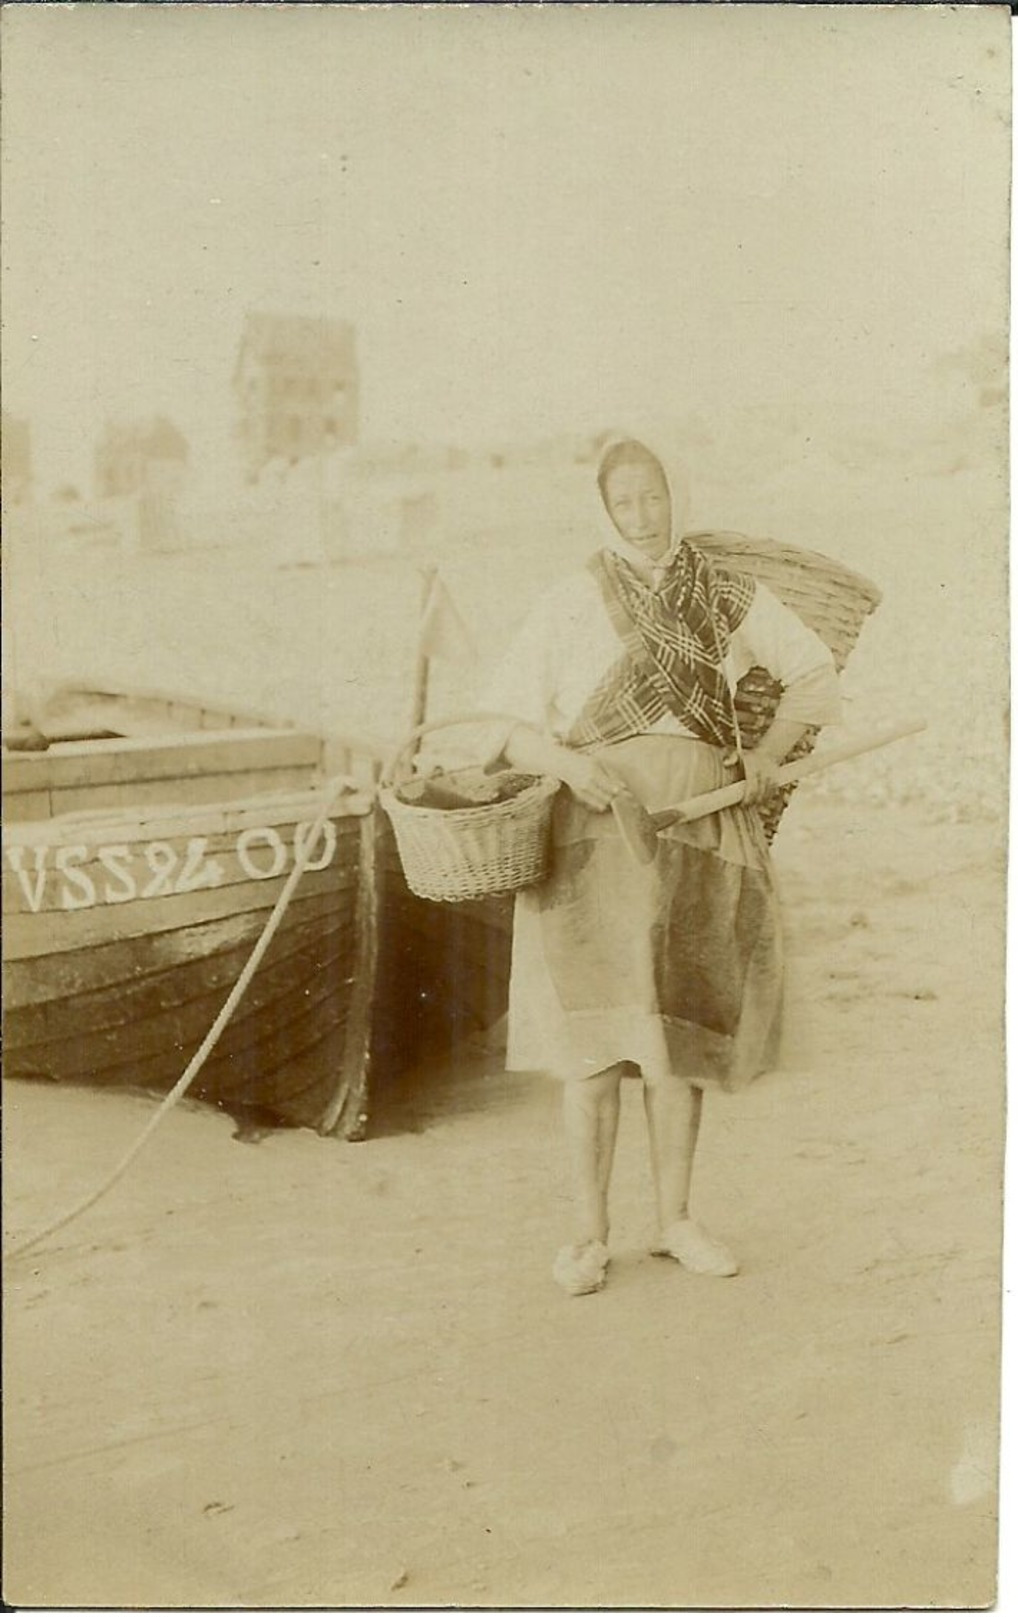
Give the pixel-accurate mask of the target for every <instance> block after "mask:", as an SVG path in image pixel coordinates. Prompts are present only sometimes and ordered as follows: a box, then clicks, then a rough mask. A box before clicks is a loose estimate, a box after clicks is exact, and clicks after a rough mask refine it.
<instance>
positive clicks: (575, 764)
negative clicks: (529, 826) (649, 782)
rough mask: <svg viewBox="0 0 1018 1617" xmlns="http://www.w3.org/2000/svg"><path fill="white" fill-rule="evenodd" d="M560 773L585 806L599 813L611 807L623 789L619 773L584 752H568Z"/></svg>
mask: <svg viewBox="0 0 1018 1617" xmlns="http://www.w3.org/2000/svg"><path fill="white" fill-rule="evenodd" d="M558 774H559V778H560V780H562V781H563V782H564V783H565V785H566V786H568V787H569V790H570V791H571V792H572V794H573V796H574V797H577V798H579V800H580V802H581V803H582V804H583V806H584V808H589V809H594V810H596V811H597V812H598V813H603V812H604V810H605V809H607V808H610V806H611V800H612V798H613V797H615V796H616V795H617V793H619V792H620V791H622V790H623V785H624V783H623V782H622V781H621V780H620V779H619V777H618V776H617V775H613V774H612V772H611V770H610V769H606V768H605V766H604V764H602V763H598V761H597V759H596V758H591V757H588V756H587V754H586V753H582V752H571V753H566V754H565V756H564V758H563V760H562V764H561V767H560V769H559V771H558Z"/></svg>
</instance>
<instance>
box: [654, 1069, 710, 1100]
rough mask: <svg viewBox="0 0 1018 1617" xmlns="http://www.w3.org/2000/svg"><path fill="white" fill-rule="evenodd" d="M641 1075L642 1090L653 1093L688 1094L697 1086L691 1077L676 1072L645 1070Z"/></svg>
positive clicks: (666, 1094)
mask: <svg viewBox="0 0 1018 1617" xmlns="http://www.w3.org/2000/svg"><path fill="white" fill-rule="evenodd" d="M642 1077H643V1087H644V1090H645V1091H647V1092H648V1093H650V1094H653V1095H663V1096H666V1097H667V1096H678V1095H690V1094H692V1093H693V1092H694V1091H695V1090H696V1088H697V1086H696V1084H695V1082H694V1081H693V1079H691V1078H683V1077H680V1075H679V1074H678V1073H677V1072H645V1073H643V1074H642Z"/></svg>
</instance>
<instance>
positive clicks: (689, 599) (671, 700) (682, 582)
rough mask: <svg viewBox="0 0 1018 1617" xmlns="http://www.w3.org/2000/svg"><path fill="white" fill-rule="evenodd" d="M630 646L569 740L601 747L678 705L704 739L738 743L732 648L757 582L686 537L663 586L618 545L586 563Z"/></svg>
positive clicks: (687, 724) (644, 726) (625, 646)
mask: <svg viewBox="0 0 1018 1617" xmlns="http://www.w3.org/2000/svg"><path fill="white" fill-rule="evenodd" d="M588 565H589V567H590V570H591V572H592V573H593V575H594V577H595V579H596V580H597V583H598V585H599V587H600V590H601V594H602V596H603V598H604V604H605V607H606V608H607V611H608V615H609V617H610V619H611V621H612V625H613V627H614V628H615V630H616V632H617V634H618V637H619V639H620V640H621V642H622V646H623V652H622V655H621V657H620V658H619V660H618V662H617V663H614V664H613V665H612V667H611V668H610V669H609V670H608V673H607V674H606V675H605V676H604V678H603V679H602V680H601V682H600V684H599V685H598V686H597V688H596V690H594V691H593V692H592V693H591V695H590V697H589V698H588V699H587V701H586V703H585V704H584V707H583V711H582V712H581V713H580V715H579V716H578V718H577V719H576V721H575V723H574V724H573V726H572V728H571V730H570V733H569V736H568V737H567V739H568V741H569V742H570V743H571V744H572V745H573V746H575V747H580V748H584V747H595V746H600V745H604V744H606V743H608V742H611V741H624V740H626V739H628V738H629V737H630V736H636V735H644V734H646V732H647V731H648V730H649V729H650V728H651V727H652V726H653V725H654V724H655V723H656V722H657V720H658V719H660V718H663V717H664V715H665V714H666V713H672V714H674V715H675V717H676V718H677V719H679V720H680V721H681V723H682V724H683V725H684V726H685V727H686V728H687V729H688V730H691V731H692V732H693V734H694V735H696V736H698V737H699V738H700V739H701V740H702V741H707V742H710V743H711V744H712V745H713V746H717V747H725V748H728V747H731V746H734V744H735V738H736V731H735V716H734V706H733V700H732V693H731V691H730V689H729V686H728V680H727V679H726V677H725V671H724V666H723V663H724V656H725V653H726V651H727V650H728V646H729V644H730V642H731V638H732V634H733V632H734V630H735V629H737V628H738V626H739V624H740V623H741V622H742V620H743V618H744V617H745V616H746V613H747V612H748V611H749V608H750V605H751V603H752V600H753V596H754V593H755V591H756V584H755V582H754V580H753V579H752V578H749V577H747V575H746V574H744V573H734V572H729V571H728V570H727V569H726V568H722V567H716V566H714V565H713V564H712V563H710V562H708V561H707V558H706V557H705V556H703V555H701V553H700V552H699V551H698V550H696V549H695V548H694V547H693V546H692V545H691V544H690V543H689V542H688V540H687V541H684V542H683V543H682V544H681V545H680V546H679V550H678V554H677V555H676V557H675V559H674V561H673V562H672V563H671V565H670V567H669V569H668V572H667V574H666V575H665V579H664V582H663V583H662V584H661V586H660V588H658V589H656V590H655V589H652V588H651V587H650V585H649V584H646V583H644V582H643V580H642V579H641V578H640V576H639V575H638V574H637V573H636V572H635V571H634V569H633V568H632V567H629V566H627V565H626V563H625V561H623V560H622V558H621V557H619V556H617V555H615V554H614V553H613V552H612V551H600V552H599V553H598V554H597V555H596V556H593V557H592V558H591V560H590V562H589V563H588Z"/></svg>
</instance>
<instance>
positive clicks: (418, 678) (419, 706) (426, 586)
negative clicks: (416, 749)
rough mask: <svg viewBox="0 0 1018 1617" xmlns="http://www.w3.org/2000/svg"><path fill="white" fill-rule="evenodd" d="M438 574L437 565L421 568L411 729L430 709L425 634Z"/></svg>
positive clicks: (415, 726) (429, 668) (429, 664)
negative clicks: (429, 606)
mask: <svg viewBox="0 0 1018 1617" xmlns="http://www.w3.org/2000/svg"><path fill="white" fill-rule="evenodd" d="M437 576H438V568H437V567H424V568H422V569H421V607H420V619H419V622H418V628H417V660H416V662H415V664H414V694H413V705H412V707H411V710H410V728H411V730H416V729H417V727H418V725H420V724H423V723H424V722H425V718H426V716H427V711H428V678H429V675H430V672H431V659H430V658H429V656H428V654H427V651H426V650H425V645H424V634H425V627H426V623H427V613H428V603H429V601H430V600H431V591H432V589H433V588H434V584H435V579H436V577H437ZM412 761H413V760H412V759H411V762H412Z"/></svg>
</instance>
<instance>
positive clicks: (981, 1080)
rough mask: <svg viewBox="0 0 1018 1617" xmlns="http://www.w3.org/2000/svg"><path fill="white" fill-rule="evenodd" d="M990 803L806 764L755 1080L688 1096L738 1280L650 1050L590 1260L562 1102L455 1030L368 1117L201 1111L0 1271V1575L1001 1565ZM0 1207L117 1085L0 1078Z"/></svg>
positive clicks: (685, 1590)
mask: <svg viewBox="0 0 1018 1617" xmlns="http://www.w3.org/2000/svg"><path fill="white" fill-rule="evenodd" d="M1002 841H1003V839H1002V834H1001V832H1000V830H999V828H998V827H997V826H996V825H995V824H993V823H992V822H990V821H986V820H982V821H976V822H974V823H970V824H964V823H961V824H945V823H942V822H941V823H938V822H937V821H936V819H935V818H934V817H933V816H932V815H930V814H929V813H928V812H924V811H923V810H922V809H921V808H918V807H911V808H908V807H899V808H892V809H886V810H883V811H881V810H877V809H875V808H865V807H860V806H859V805H845V804H838V803H833V802H830V801H828V800H826V799H824V798H823V797H821V796H820V795H819V794H811V793H806V792H803V793H801V795H800V799H799V800H797V802H796V804H795V805H794V807H793V809H792V810H791V811H790V812H789V815H788V817H787V820H786V823H785V825H784V826H783V828H782V831H781V834H780V837H779V840H778V842H777V844H776V857H777V862H778V867H779V872H780V874H781V878H782V882H783V887H784V892H785V898H786V911H787V918H788V925H789V932H790V950H791V957H792V979H793V980H792V991H791V992H792V1004H791V1009H792V1018H791V1020H792V1037H791V1039H790V1041H789V1051H788V1056H787V1059H786V1062H785V1065H784V1067H783V1070H782V1071H781V1072H780V1073H779V1074H776V1075H774V1076H772V1077H770V1078H768V1079H766V1080H762V1081H761V1082H759V1083H758V1084H757V1085H756V1086H754V1087H753V1088H752V1089H751V1090H750V1091H749V1092H747V1093H746V1094H744V1095H741V1096H738V1097H717V1098H715V1099H714V1100H713V1102H712V1103H711V1104H709V1107H708V1111H707V1116H706V1125H705V1138H704V1141H703V1147H702V1157H701V1159H700V1160H699V1169H698V1179H697V1182H696V1185H695V1187H694V1194H695V1200H696V1208H697V1210H698V1211H699V1213H700V1215H701V1216H702V1217H703V1218H704V1219H705V1220H706V1221H707V1222H709V1223H710V1224H711V1225H712V1227H714V1228H716V1229H717V1231H718V1232H719V1233H720V1234H722V1235H723V1236H724V1237H725V1239H726V1240H728V1241H730V1242H731V1243H732V1245H733V1246H734V1247H735V1248H736V1249H737V1250H738V1252H739V1253H740V1255H741V1257H742V1259H743V1263H744V1272H743V1274H742V1275H741V1276H740V1277H739V1278H738V1279H736V1280H732V1281H712V1280H705V1279H700V1278H697V1277H693V1276H690V1275H687V1274H686V1273H684V1272H683V1271H681V1270H680V1269H679V1268H678V1267H677V1266H676V1265H674V1264H672V1263H670V1262H669V1261H668V1260H662V1259H655V1258H651V1257H650V1256H649V1255H648V1245H649V1240H650V1236H651V1234H652V1219H651V1203H650V1192H649V1184H648V1182H647V1171H646V1166H645V1147H644V1125H643V1117H642V1106H641V1099H640V1093H639V1086H638V1084H636V1083H634V1084H632V1085H630V1086H629V1087H628V1089H627V1092H626V1095H625V1107H624V1113H623V1123H622V1135H621V1140H620V1147H619V1160H618V1167H617V1176H616V1177H617V1188H616V1195H615V1208H616V1212H615V1223H614V1228H613V1232H612V1249H613V1263H612V1269H611V1274H610V1281H609V1285H608V1288H607V1289H606V1290H605V1291H604V1292H603V1293H601V1294H600V1295H597V1296H594V1297H587V1298H582V1299H574V1300H570V1299H567V1298H564V1297H563V1296H561V1295H560V1294H559V1293H558V1292H557V1291H556V1289H555V1287H554V1286H553V1284H552V1282H551V1279H550V1273H549V1268H550V1262H551V1258H552V1256H553V1254H554V1250H555V1248H556V1246H557V1245H558V1243H559V1241H560V1239H561V1238H563V1237H564V1236H565V1235H566V1234H567V1233H568V1231H567V1220H568V1207H567V1202H566V1199H565V1193H564V1185H563V1182H562V1175H561V1165H560V1151H559V1135H558V1120H557V1096H556V1093H555V1092H554V1090H553V1089H552V1088H551V1087H550V1086H549V1085H548V1084H547V1083H546V1082H545V1081H544V1080H542V1079H541V1078H540V1077H538V1076H536V1075H535V1076H520V1075H513V1076H506V1075H505V1074H504V1073H503V1072H502V1070H501V1060H500V1053H499V1051H498V1050H497V1049H494V1048H486V1047H485V1045H484V1043H483V1042H482V1041H480V1040H478V1041H477V1042H476V1043H475V1044H474V1045H473V1046H471V1047H470V1048H467V1049H463V1050H461V1051H460V1052H458V1054H457V1057H456V1059H455V1061H452V1062H444V1063H442V1064H441V1065H434V1066H432V1067H430V1068H426V1069H420V1070H418V1071H415V1072H414V1073H411V1074H409V1075H407V1076H406V1077H405V1078H403V1079H401V1080H400V1081H399V1082H398V1083H393V1082H389V1083H387V1082H386V1079H385V1075H384V1074H380V1075H379V1077H378V1083H377V1093H376V1102H375V1123H374V1129H373V1133H372V1136H371V1138H370V1139H368V1140H367V1141H366V1142H364V1143H361V1144H339V1143H337V1142H335V1141H332V1140H324V1139H319V1138H317V1137H316V1136H314V1135H313V1134H310V1133H306V1132H279V1133H276V1134H273V1135H271V1136H269V1137H267V1138H265V1139H263V1140H262V1141H261V1142H260V1143H258V1144H256V1145H246V1144H240V1143H238V1142H237V1141H236V1140H235V1139H233V1138H232V1134H231V1130H232V1125H231V1123H230V1122H229V1120H228V1119H227V1118H225V1117H220V1116H218V1115H217V1114H215V1113H212V1112H209V1111H206V1110H203V1109H201V1108H200V1107H197V1106H189V1105H187V1104H185V1105H183V1106H182V1107H180V1108H179V1109H178V1110H177V1111H176V1112H175V1113H174V1114H172V1115H171V1117H170V1118H169V1119H168V1121H167V1122H166V1124H165V1125H164V1127H163V1128H162V1129H161V1130H160V1132H159V1133H158V1134H157V1136H156V1137H155V1139H154V1141H153V1142H152V1144H151V1146H150V1147H149V1149H148V1150H147V1152H146V1153H145V1155H144V1156H143V1157H142V1159H141V1160H140V1161H139V1162H138V1164H137V1165H136V1167H135V1168H134V1170H133V1171H132V1172H131V1174H130V1175H129V1177H128V1178H127V1179H126V1180H125V1181H124V1182H123V1183H122V1184H121V1185H120V1186H118V1187H117V1188H116V1189H115V1190H114V1191H113V1192H112V1193H111V1194H110V1195H109V1196H108V1197H107V1198H106V1199H105V1200H104V1201H103V1202H102V1203H100V1204H99V1206H97V1207H96V1208H95V1209H94V1210H93V1211H91V1212H90V1213H88V1214H87V1215H86V1216H85V1217H84V1218H82V1219H81V1220H80V1221H79V1222H78V1223H76V1224H74V1225H72V1226H71V1227H69V1228H68V1229H66V1230H65V1231H63V1232H61V1233H60V1234H59V1235H57V1236H55V1237H54V1238H53V1239H52V1240H51V1241H50V1242H49V1243H47V1244H46V1245H45V1246H43V1247H41V1248H39V1249H38V1250H36V1251H35V1252H33V1253H32V1254H31V1255H29V1256H27V1257H26V1258H24V1259H23V1260H21V1261H20V1262H17V1263H15V1264H14V1265H13V1266H12V1268H11V1270H10V1274H9V1277H8V1289H7V1310H6V1328H7V1394H6V1409H5V1413H6V1420H7V1464H8V1477H7V1483H8V1499H7V1523H6V1563H7V1564H6V1580H5V1585H6V1586H5V1593H6V1598H7V1599H8V1600H9V1601H12V1602H14V1603H15V1604H21V1605H47V1606H48V1605H60V1604H71V1605H76V1606H84V1605H89V1604H104V1605H126V1606H130V1607H140V1606H160V1605H175V1606H180V1605H201V1606H212V1607H215V1606H230V1605H239V1606H247V1607H265V1606H285V1605H291V1606H312V1605H324V1606H337V1605H345V1604H350V1605H394V1606H399V1605H406V1606H428V1605H440V1604H447V1603H458V1604H461V1605H468V1606H480V1607H491V1606H496V1607H497V1606H509V1605H519V1606H548V1605H557V1606H571V1605H576V1606H579V1605H592V1604H603V1605H635V1606H653V1605H666V1606H722V1607H729V1606H736V1605H739V1604H741V1603H748V1604H762V1605H767V1604H785V1603H788V1604H792V1605H800V1606H824V1605H828V1604H837V1605H846V1606H867V1605H888V1606H893V1605H897V1604H909V1605H918V1606H922V1605H932V1606H955V1605H972V1604H980V1603H986V1602H988V1601H990V1600H991V1598H992V1595H993V1578H994V1574H993V1568H994V1560H995V1531H996V1529H995V1510H996V1501H995V1486H996V1474H995V1473H996V1425H997V1373H998V1284H999V1281H998V1270H999V1249H1000V1190H999V1186H1000V1174H1001V1163H1002V1133H1003V1117H1002V1107H1003V1085H1002V1007H1001V994H1000V986H999V985H1000V982H1001V980H1002V979H1001V966H1002V937H1003V934H1002V924H1003V921H1002V898H1003V883H1002V869H1003V863H1002V860H1003V854H1002ZM6 1090H7V1093H6V1095H5V1115H6V1135H7V1137H6V1141H5V1150H6V1161H7V1198H8V1212H7V1218H8V1235H9V1238H13V1237H15V1236H17V1235H20V1234H23V1233H26V1232H28V1231H30V1230H32V1229H34V1228H36V1227H37V1226H39V1225H40V1224H41V1223H43V1222H45V1221H46V1220H47V1219H48V1218H50V1217H51V1216H53V1215H54V1214H56V1213H57V1212H59V1211H60V1210H62V1209H63V1207H64V1206H66V1205H67V1204H69V1203H70V1202H71V1201H73V1200H74V1199H75V1198H77V1197H78V1196H79V1195H81V1194H83V1193H84V1192H86V1191H87V1190H88V1189H90V1188H91V1187H92V1185H93V1184H95V1183H96V1182H98V1180H99V1179H100V1178H101V1177H102V1175H103V1174H104V1173H105V1172H106V1171H107V1170H108V1169H109V1168H110V1167H111V1166H112V1164H113V1163H114V1162H115V1161H116V1159H117V1158H118V1156H119V1155H120V1153H121V1151H122V1150H123V1149H124V1148H125V1147H126V1146H127V1145H128V1144H129V1143H130V1141H131V1140H132V1139H133V1137H134V1135H135V1134H136V1133H137V1131H138V1130H139V1129H140V1128H141V1127H142V1125H143V1124H144V1122H145V1121H146V1119H147V1118H148V1116H149V1115H150V1112H151V1107H152V1104H153V1103H152V1102H151V1101H149V1100H147V1099H146V1098H144V1097H135V1096H127V1095H107V1094H98V1093H89V1092H87V1091H84V1090H81V1091H76V1090H66V1089H65V1090H55V1089H49V1088H46V1087H42V1086H38V1087H37V1086H31V1085H13V1084H8V1085H7V1086H6Z"/></svg>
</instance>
